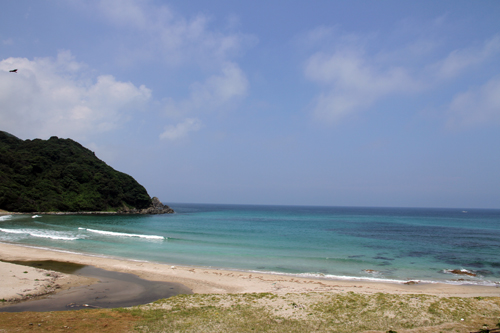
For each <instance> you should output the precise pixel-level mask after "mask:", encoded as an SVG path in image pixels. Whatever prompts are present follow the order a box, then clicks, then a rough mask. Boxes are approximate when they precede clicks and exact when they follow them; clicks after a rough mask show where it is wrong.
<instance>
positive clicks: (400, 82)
mask: <svg viewBox="0 0 500 333" xmlns="http://www.w3.org/2000/svg"><path fill="white" fill-rule="evenodd" d="M305 75H306V77H307V78H309V79H310V80H312V81H314V82H317V83H319V84H321V85H322V86H323V87H325V89H324V90H325V91H324V92H322V93H321V94H320V95H319V96H318V97H317V98H316V101H315V108H314V114H315V116H316V117H317V118H319V119H321V120H327V121H337V120H339V119H341V118H343V117H345V116H347V115H348V114H350V113H352V112H355V111H357V110H359V109H362V108H365V107H368V106H370V105H372V104H373V103H374V102H375V101H377V100H378V99H380V98H383V97H385V96H387V95H390V94H395V93H400V92H408V91H416V90H418V89H420V86H419V84H418V83H417V82H416V81H415V80H414V79H413V78H412V77H411V75H410V74H409V73H408V71H407V70H406V69H404V68H401V67H386V68H384V67H382V66H379V65H378V64H376V63H374V62H373V61H371V59H369V58H368V57H366V56H364V55H363V53H362V52H360V51H356V50H352V49H349V48H346V49H343V50H338V51H336V52H334V53H333V54H326V53H322V52H319V53H316V54H314V55H312V56H311V57H310V58H309V60H308V61H307V64H306V68H305Z"/></svg>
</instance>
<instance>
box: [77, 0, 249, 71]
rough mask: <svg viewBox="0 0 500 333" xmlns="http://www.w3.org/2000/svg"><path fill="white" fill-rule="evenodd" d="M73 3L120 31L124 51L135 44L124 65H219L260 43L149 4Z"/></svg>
mask: <svg viewBox="0 0 500 333" xmlns="http://www.w3.org/2000/svg"><path fill="white" fill-rule="evenodd" d="M74 3H75V4H77V5H78V6H79V8H85V9H86V10H87V11H88V12H89V13H93V14H95V13H97V14H98V15H100V16H101V17H102V18H103V19H104V20H105V21H106V22H108V23H110V24H112V25H113V26H115V27H118V28H120V30H119V31H118V34H117V38H120V36H121V37H122V47H127V46H126V45H127V44H128V43H130V42H131V43H132V44H128V45H129V46H128V47H129V48H130V52H125V55H124V57H125V58H126V59H122V61H123V62H130V61H134V59H133V58H134V57H136V58H137V59H135V61H140V60H142V59H144V58H147V59H150V58H151V57H153V58H157V59H161V61H163V62H164V63H167V64H170V65H174V66H178V65H180V64H186V63H188V64H189V63H191V62H195V63H203V64H206V63H211V64H214V63H215V64H217V63H220V62H225V61H226V60H227V59H228V58H230V57H231V56H233V55H235V54H238V53H239V52H240V51H241V50H242V49H243V48H245V47H248V46H251V45H254V44H255V43H256V40H257V39H256V37H255V36H251V35H244V34H241V33H222V32H218V31H216V30H213V29H210V27H209V23H210V19H209V18H208V17H207V16H205V15H203V14H198V15H196V16H195V17H193V18H191V19H187V18H185V17H183V16H182V15H180V14H178V13H176V12H175V11H173V10H172V9H171V8H170V7H168V6H167V5H165V4H161V5H157V4H155V3H153V2H152V1H148V0H98V1H96V2H88V1H84V0H76V1H74ZM130 34H131V35H130ZM131 36H134V37H133V38H131ZM138 36H140V37H138Z"/></svg>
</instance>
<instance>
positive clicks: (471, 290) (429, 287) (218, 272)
mask: <svg viewBox="0 0 500 333" xmlns="http://www.w3.org/2000/svg"><path fill="white" fill-rule="evenodd" d="M0 260H4V261H28V260H32V261H33V260H36V261H43V260H55V261H61V262H70V263H77V264H82V265H92V266H95V267H97V268H101V269H105V270H109V271H115V272H124V273H131V274H134V275H137V276H138V277H140V278H143V279H146V280H150V281H163V282H175V283H180V284H182V285H184V286H186V287H187V288H189V289H191V290H192V291H193V293H202V294H227V293H260V292H270V293H275V294H286V293H304V292H334V293H335V292H339V293H341V292H350V291H352V292H356V293H380V292H382V293H396V294H428V295H436V296H443V297H449V296H456V297H476V296H497V297H498V296H500V288H498V287H487V286H474V285H451V284H440V283H433V284H423V283H416V284H398V283H379V282H370V281H347V280H326V279H315V278H303V277H294V276H285V275H275V274H262V273H252V272H241V271H231V270H222V269H207V268H203V267H188V266H179V265H166V264H158V263H152V262H140V261H132V260H126V259H117V258H104V257H98V256H92V255H84V254H76V253H68V252H62V251H56V250H47V249H40V248H34V247H25V246H20V245H13V244H5V243H0ZM0 270H1V271H0V274H1V279H2V284H1V286H0V299H6V300H7V299H12V298H21V299H22V298H26V297H28V296H27V295H28V294H30V295H33V294H43V293H47V292H53V291H57V290H58V289H54V288H53V286H54V285H58V286H61V287H62V288H61V289H63V288H68V287H69V286H75V285H78V284H89V283H92V281H90V280H89V279H84V278H81V277H75V276H72V275H71V274H62V273H57V274H56V273H54V272H52V273H47V272H45V271H43V270H39V269H36V268H31V267H26V266H22V265H14V264H10V263H1V264H0ZM48 274H51V276H50V277H49V276H48ZM94 283H95V281H94ZM48 285H50V286H51V287H47V286H48ZM50 288H52V289H50Z"/></svg>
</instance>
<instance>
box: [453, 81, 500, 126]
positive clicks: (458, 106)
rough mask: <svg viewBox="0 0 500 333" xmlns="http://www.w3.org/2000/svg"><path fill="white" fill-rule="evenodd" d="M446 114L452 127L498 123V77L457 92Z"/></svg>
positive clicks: (499, 112) (499, 104) (499, 82)
mask: <svg viewBox="0 0 500 333" xmlns="http://www.w3.org/2000/svg"><path fill="white" fill-rule="evenodd" d="M447 115H448V122H447V125H448V127H450V128H452V129H457V128H470V127H477V126H481V125H500V77H496V78H493V79H491V80H489V81H488V82H487V83H485V84H484V85H481V86H479V87H474V88H471V89H469V90H468V91H466V92H462V93H459V94H457V95H456V96H455V97H454V98H453V100H452V102H451V103H450V106H449V108H448V112H447Z"/></svg>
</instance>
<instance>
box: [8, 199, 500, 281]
mask: <svg viewBox="0 0 500 333" xmlns="http://www.w3.org/2000/svg"><path fill="white" fill-rule="evenodd" d="M171 206H172V208H173V209H174V210H175V211H176V214H169V215H121V216H85V215H73V216H54V215H43V216H39V217H32V216H31V215H17V216H16V215H12V216H3V217H0V241H1V242H10V243H17V244H24V245H29V246H38V247H44V248H52V249H54V248H55V249H60V250H64V251H72V252H78V253H90V254H95V255H100V256H116V257H123V258H129V259H136V260H146V261H154V262H162V263H169V264H174V265H175V264H178V265H192V266H204V267H216V268H227V269H236V270H246V271H264V272H274V273H282V274H293V275H314V276H321V277H323V278H356V279H366V280H396V281H406V280H424V281H441V282H448V283H457V284H462V283H467V284H468V283H474V284H487V285H490V284H497V285H499V284H500V210H476V209H469V210H467V211H462V210H460V209H423V208H422V209H412V208H359V207H300V206H250V205H203V204H171ZM452 270H463V272H467V273H470V274H475V275H476V276H470V275H457V274H452V273H451V271H452Z"/></svg>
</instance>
